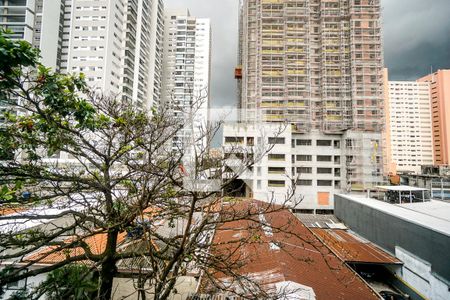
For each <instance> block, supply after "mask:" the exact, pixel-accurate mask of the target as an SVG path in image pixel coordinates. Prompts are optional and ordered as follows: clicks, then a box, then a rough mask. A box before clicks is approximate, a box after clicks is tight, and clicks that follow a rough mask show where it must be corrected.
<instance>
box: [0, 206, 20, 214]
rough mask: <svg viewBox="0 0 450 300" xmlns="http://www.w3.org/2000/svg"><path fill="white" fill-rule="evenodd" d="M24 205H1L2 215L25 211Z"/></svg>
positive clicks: (0, 211)
mask: <svg viewBox="0 0 450 300" xmlns="http://www.w3.org/2000/svg"><path fill="white" fill-rule="evenodd" d="M24 210H25V208H23V207H3V206H0V216H8V215H12V214H15V213H19V212H22V211H24Z"/></svg>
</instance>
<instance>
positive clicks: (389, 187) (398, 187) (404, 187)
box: [376, 185, 428, 192]
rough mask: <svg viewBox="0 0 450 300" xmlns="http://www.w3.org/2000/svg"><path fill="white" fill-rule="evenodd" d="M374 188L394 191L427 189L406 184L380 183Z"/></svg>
mask: <svg viewBox="0 0 450 300" xmlns="http://www.w3.org/2000/svg"><path fill="white" fill-rule="evenodd" d="M376 188H378V189H380V190H384V191H396V192H420V191H428V189H424V188H418V187H415V186H408V185H380V186H377V187H376Z"/></svg>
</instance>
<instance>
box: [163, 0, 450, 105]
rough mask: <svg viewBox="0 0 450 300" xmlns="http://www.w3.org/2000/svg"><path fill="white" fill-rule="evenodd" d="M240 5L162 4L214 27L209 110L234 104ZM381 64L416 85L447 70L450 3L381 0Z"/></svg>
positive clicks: (192, 0) (204, 1) (183, 0)
mask: <svg viewBox="0 0 450 300" xmlns="http://www.w3.org/2000/svg"><path fill="white" fill-rule="evenodd" d="M238 4H239V0H165V5H166V7H167V8H189V10H190V11H191V14H192V15H194V16H197V17H208V18H210V19H211V23H212V30H213V32H212V34H213V41H212V67H211V75H212V78H211V90H212V91H211V105H212V106H213V107H221V106H233V105H236V103H237V99H236V98H237V95H236V82H235V80H234V79H233V69H234V67H235V65H236V61H237V38H238ZM381 4H382V11H383V32H384V48H385V64H386V66H387V67H388V68H389V70H390V71H389V73H390V79H391V80H414V79H416V78H418V77H420V76H422V75H425V74H427V73H429V71H430V66H433V69H434V70H436V69H444V68H450V17H449V16H450V0H381Z"/></svg>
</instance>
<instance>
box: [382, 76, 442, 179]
mask: <svg viewBox="0 0 450 300" xmlns="http://www.w3.org/2000/svg"><path fill="white" fill-rule="evenodd" d="M385 96H386V97H387V100H386V106H385V110H386V112H387V113H386V132H388V134H387V135H386V141H385V143H386V147H387V148H388V150H387V156H386V157H385V159H386V160H387V164H388V165H389V169H388V173H391V174H396V173H397V172H403V173H405V172H412V173H416V174H418V173H420V171H421V166H422V165H432V164H433V162H434V160H433V134H432V122H431V119H432V117H431V94H430V84H429V83H427V82H415V81H389V82H388V87H387V94H386V95H385Z"/></svg>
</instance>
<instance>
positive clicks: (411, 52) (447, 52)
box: [381, 0, 450, 80]
mask: <svg viewBox="0 0 450 300" xmlns="http://www.w3.org/2000/svg"><path fill="white" fill-rule="evenodd" d="M381 2H382V8H383V32H384V50H385V53H384V54H385V64H386V66H387V67H388V68H389V75H390V76H389V77H390V79H392V80H414V79H417V78H418V77H421V76H423V75H426V74H428V73H429V72H430V68H431V67H433V70H437V69H445V68H450V18H449V15H450V1H449V0H382V1H381Z"/></svg>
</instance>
